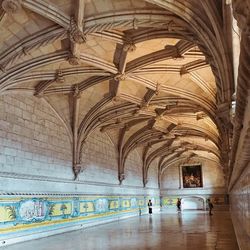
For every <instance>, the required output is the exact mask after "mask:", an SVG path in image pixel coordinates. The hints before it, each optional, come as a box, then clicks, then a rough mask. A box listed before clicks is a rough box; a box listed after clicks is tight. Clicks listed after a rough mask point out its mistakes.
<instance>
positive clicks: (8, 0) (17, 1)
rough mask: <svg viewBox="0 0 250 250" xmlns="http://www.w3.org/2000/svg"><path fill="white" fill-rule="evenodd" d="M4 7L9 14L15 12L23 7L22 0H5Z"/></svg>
mask: <svg viewBox="0 0 250 250" xmlns="http://www.w3.org/2000/svg"><path fill="white" fill-rule="evenodd" d="M2 8H3V9H4V10H5V11H6V13H8V14H14V13H16V12H18V11H19V10H20V9H21V8H22V0H4V1H3V2H2Z"/></svg>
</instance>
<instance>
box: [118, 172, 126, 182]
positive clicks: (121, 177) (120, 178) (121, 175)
mask: <svg viewBox="0 0 250 250" xmlns="http://www.w3.org/2000/svg"><path fill="white" fill-rule="evenodd" d="M123 180H125V174H123V173H121V174H119V182H120V184H122V181H123Z"/></svg>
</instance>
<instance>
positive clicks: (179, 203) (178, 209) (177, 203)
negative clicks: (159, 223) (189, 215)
mask: <svg viewBox="0 0 250 250" xmlns="http://www.w3.org/2000/svg"><path fill="white" fill-rule="evenodd" d="M176 206H177V211H178V212H181V199H180V198H178V199H177V202H176Z"/></svg>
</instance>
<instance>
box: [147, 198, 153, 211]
mask: <svg viewBox="0 0 250 250" xmlns="http://www.w3.org/2000/svg"><path fill="white" fill-rule="evenodd" d="M152 207H153V203H152V201H151V200H149V201H148V213H149V214H152Z"/></svg>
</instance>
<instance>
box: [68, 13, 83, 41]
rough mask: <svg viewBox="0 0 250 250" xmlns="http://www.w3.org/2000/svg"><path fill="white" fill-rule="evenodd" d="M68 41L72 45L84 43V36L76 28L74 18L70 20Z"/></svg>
mask: <svg viewBox="0 0 250 250" xmlns="http://www.w3.org/2000/svg"><path fill="white" fill-rule="evenodd" d="M69 37H70V41H71V42H73V43H85V42H86V35H85V34H84V33H83V32H82V31H81V30H80V29H79V28H78V26H77V24H76V21H75V19H74V17H71V19H70V33H69Z"/></svg>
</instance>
